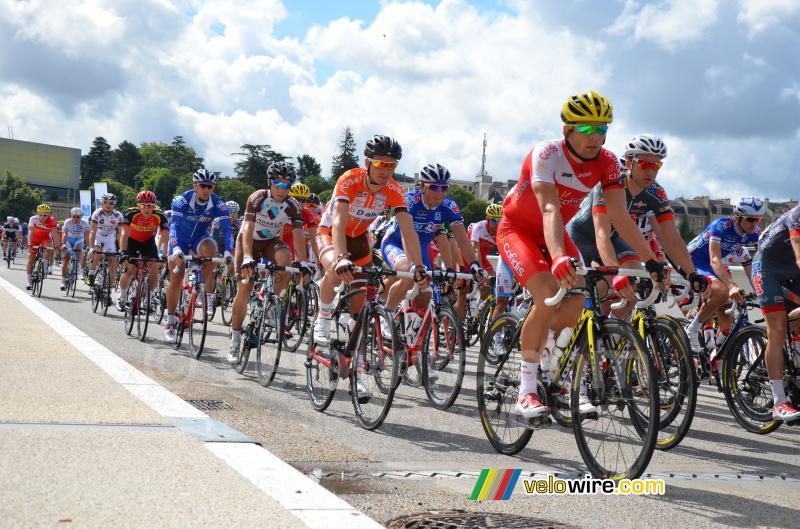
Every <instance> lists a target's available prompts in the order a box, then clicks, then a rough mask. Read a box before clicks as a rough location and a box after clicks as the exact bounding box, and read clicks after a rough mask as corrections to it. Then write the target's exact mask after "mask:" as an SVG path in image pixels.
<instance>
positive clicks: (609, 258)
mask: <svg viewBox="0 0 800 529" xmlns="http://www.w3.org/2000/svg"><path fill="white" fill-rule="evenodd" d="M592 221H593V222H594V240H595V244H596V245H597V251H598V253H599V254H600V259H601V260H602V261H603V262H602V263H601V264H604V265H606V266H619V261H618V260H617V252H615V251H614V245H613V244H611V219H610V218H609V217H608V214H606V213H603V212H602V211H597V210H595V209H594V208H592ZM586 265H587V266H591V263H586Z"/></svg>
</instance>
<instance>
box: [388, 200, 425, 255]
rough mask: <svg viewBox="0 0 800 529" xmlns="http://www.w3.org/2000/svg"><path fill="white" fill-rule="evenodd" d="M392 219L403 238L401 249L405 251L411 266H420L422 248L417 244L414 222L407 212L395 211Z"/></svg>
mask: <svg viewBox="0 0 800 529" xmlns="http://www.w3.org/2000/svg"><path fill="white" fill-rule="evenodd" d="M394 217H395V218H396V219H397V226H398V227H399V228H400V234H401V235H402V236H403V248H404V249H405V251H406V254H407V255H408V257H409V259H410V260H411V263H412V264H415V265H421V264H422V247H421V246H420V244H419V236H418V235H417V232H416V230H415V229H414V222H413V221H412V220H411V215H410V214H409V213H408V212H407V211H396V212H395V214H394Z"/></svg>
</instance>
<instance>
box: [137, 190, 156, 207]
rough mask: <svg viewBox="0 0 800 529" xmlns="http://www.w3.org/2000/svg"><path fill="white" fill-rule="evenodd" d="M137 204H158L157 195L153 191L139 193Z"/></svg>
mask: <svg viewBox="0 0 800 529" xmlns="http://www.w3.org/2000/svg"><path fill="white" fill-rule="evenodd" d="M136 203H137V204H155V203H156V194H155V193H153V192H152V191H139V194H138V195H136Z"/></svg>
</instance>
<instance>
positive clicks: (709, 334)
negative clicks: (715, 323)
mask: <svg viewBox="0 0 800 529" xmlns="http://www.w3.org/2000/svg"><path fill="white" fill-rule="evenodd" d="M703 341H704V342H705V344H706V345H705V348H706V351H712V350H713V349H714V345H715V344H716V341H715V339H714V327H711V326H706V327H703Z"/></svg>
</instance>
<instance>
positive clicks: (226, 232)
mask: <svg viewBox="0 0 800 529" xmlns="http://www.w3.org/2000/svg"><path fill="white" fill-rule="evenodd" d="M215 218H219V227H220V229H221V230H222V236H223V241H224V246H225V248H224V249H225V251H227V252H230V251H232V249H233V237H232V235H231V217H230V213H229V211H228V206H226V205H225V202H224V201H223V200H222V199H220V198H219V197H218V196H217V195H215V194H214V193H212V194H211V198H210V199H209V200H208V201H207V202H200V201H199V200H197V195H196V194H195V191H194V189H190V190H189V191H186V192H185V193H183V194H182V195H180V196H178V198H176V199H175V200H174V201H173V202H172V218H171V220H170V223H169V246H170V248H173V247H175V246H180V247H184V246H186V244H187V243H189V244H191V245H194V243H196V242H198V241H199V240H201V239H203V238H205V237H209V227H210V226H211V223H212V222H213V221H214V219H215Z"/></svg>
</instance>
